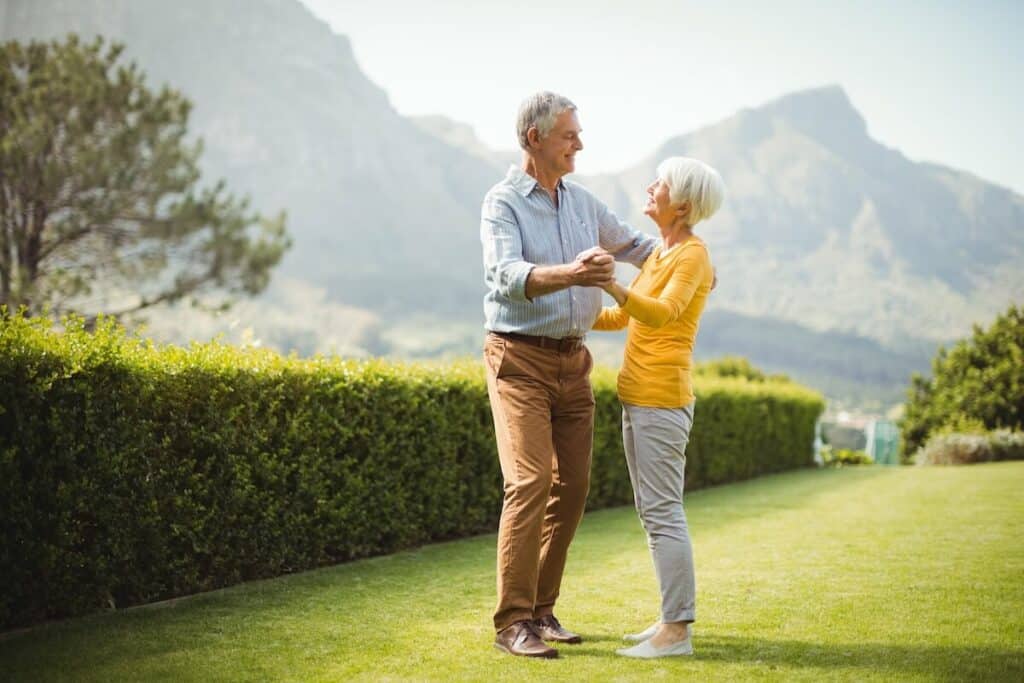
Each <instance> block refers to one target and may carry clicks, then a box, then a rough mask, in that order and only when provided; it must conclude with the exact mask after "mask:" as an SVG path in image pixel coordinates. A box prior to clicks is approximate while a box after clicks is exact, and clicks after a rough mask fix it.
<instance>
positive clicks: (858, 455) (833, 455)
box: [821, 444, 874, 467]
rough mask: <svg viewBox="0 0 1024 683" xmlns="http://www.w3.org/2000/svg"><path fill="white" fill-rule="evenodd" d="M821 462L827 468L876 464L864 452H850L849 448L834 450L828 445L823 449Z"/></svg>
mask: <svg viewBox="0 0 1024 683" xmlns="http://www.w3.org/2000/svg"><path fill="white" fill-rule="evenodd" d="M821 461H822V464H823V465H824V466H825V467H843V466H844V465H873V464H874V460H872V459H871V458H870V457H869V456H868V454H867V453H865V452H864V451H857V450H850V449H848V448H833V447H832V446H831V445H828V444H826V445H825V446H822V448H821Z"/></svg>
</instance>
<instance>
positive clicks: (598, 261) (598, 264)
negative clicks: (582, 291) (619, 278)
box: [571, 247, 615, 287]
mask: <svg viewBox="0 0 1024 683" xmlns="http://www.w3.org/2000/svg"><path fill="white" fill-rule="evenodd" d="M571 265H572V268H573V284H575V285H578V286H581V287H607V286H609V285H610V284H611V283H612V282H614V281H615V257H613V256H612V255H611V254H609V253H608V252H607V251H605V250H604V249H602V248H601V247H591V248H590V249H587V250H586V251H581V252H580V253H579V254H577V255H576V260H575V261H573V263H572V264H571Z"/></svg>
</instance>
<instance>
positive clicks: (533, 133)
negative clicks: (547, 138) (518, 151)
mask: <svg viewBox="0 0 1024 683" xmlns="http://www.w3.org/2000/svg"><path fill="white" fill-rule="evenodd" d="M526 141H527V142H528V143H529V144H530V147H533V146H534V145H539V144H540V131H539V130H537V126H530V127H529V128H528V129H527V130H526Z"/></svg>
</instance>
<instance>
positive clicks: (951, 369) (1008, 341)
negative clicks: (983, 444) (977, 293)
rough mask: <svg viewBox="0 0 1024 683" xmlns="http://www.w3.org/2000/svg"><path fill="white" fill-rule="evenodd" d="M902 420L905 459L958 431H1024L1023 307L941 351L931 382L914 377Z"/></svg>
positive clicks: (976, 329) (1014, 308)
mask: <svg viewBox="0 0 1024 683" xmlns="http://www.w3.org/2000/svg"><path fill="white" fill-rule="evenodd" d="M908 395H909V400H908V401H907V405H906V412H905V413H904V416H903V419H902V420H901V427H902V431H903V444H904V455H905V456H909V455H912V454H913V453H914V452H915V451H916V450H917V449H918V448H920V447H921V446H923V445H924V443H925V442H926V441H927V440H928V437H929V435H931V434H932V433H934V432H936V431H939V430H941V429H944V428H954V429H955V428H956V427H957V426H958V425H965V424H968V425H978V424H980V425H981V426H983V427H984V428H985V429H999V428H1008V429H1022V428H1024V307H1022V308H1018V307H1017V306H1010V308H1009V309H1008V310H1007V311H1006V313H1004V314H1003V315H1000V316H998V317H997V318H996V319H995V322H993V323H992V325H991V327H989V328H988V329H982V328H981V327H979V326H977V325H975V326H974V334H973V335H972V336H971V338H969V339H964V340H961V341H959V342H957V343H956V344H955V345H954V346H953V347H952V348H951V349H949V350H946V349H939V351H938V353H937V354H936V356H935V359H934V360H933V361H932V377H930V378H928V377H922V376H920V375H918V374H914V376H913V377H912V378H911V387H910V390H909V394H908Z"/></svg>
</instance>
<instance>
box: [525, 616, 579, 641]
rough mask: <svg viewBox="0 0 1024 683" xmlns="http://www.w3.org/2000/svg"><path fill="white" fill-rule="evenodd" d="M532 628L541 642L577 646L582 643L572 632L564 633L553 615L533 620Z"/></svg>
mask: <svg viewBox="0 0 1024 683" xmlns="http://www.w3.org/2000/svg"><path fill="white" fill-rule="evenodd" d="M533 628H534V630H535V631H537V634H538V635H540V637H541V638H542V639H543V640H550V641H553V642H556V643H569V644H570V645H577V644H579V643H582V642H583V638H582V637H581V636H580V635H579V634H576V633H573V632H572V631H566V630H565V629H564V628H562V625H561V624H559V623H558V618H557V617H555V615H554V614H549V615H547V616H546V617H541V618H540V619H534V620H533Z"/></svg>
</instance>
